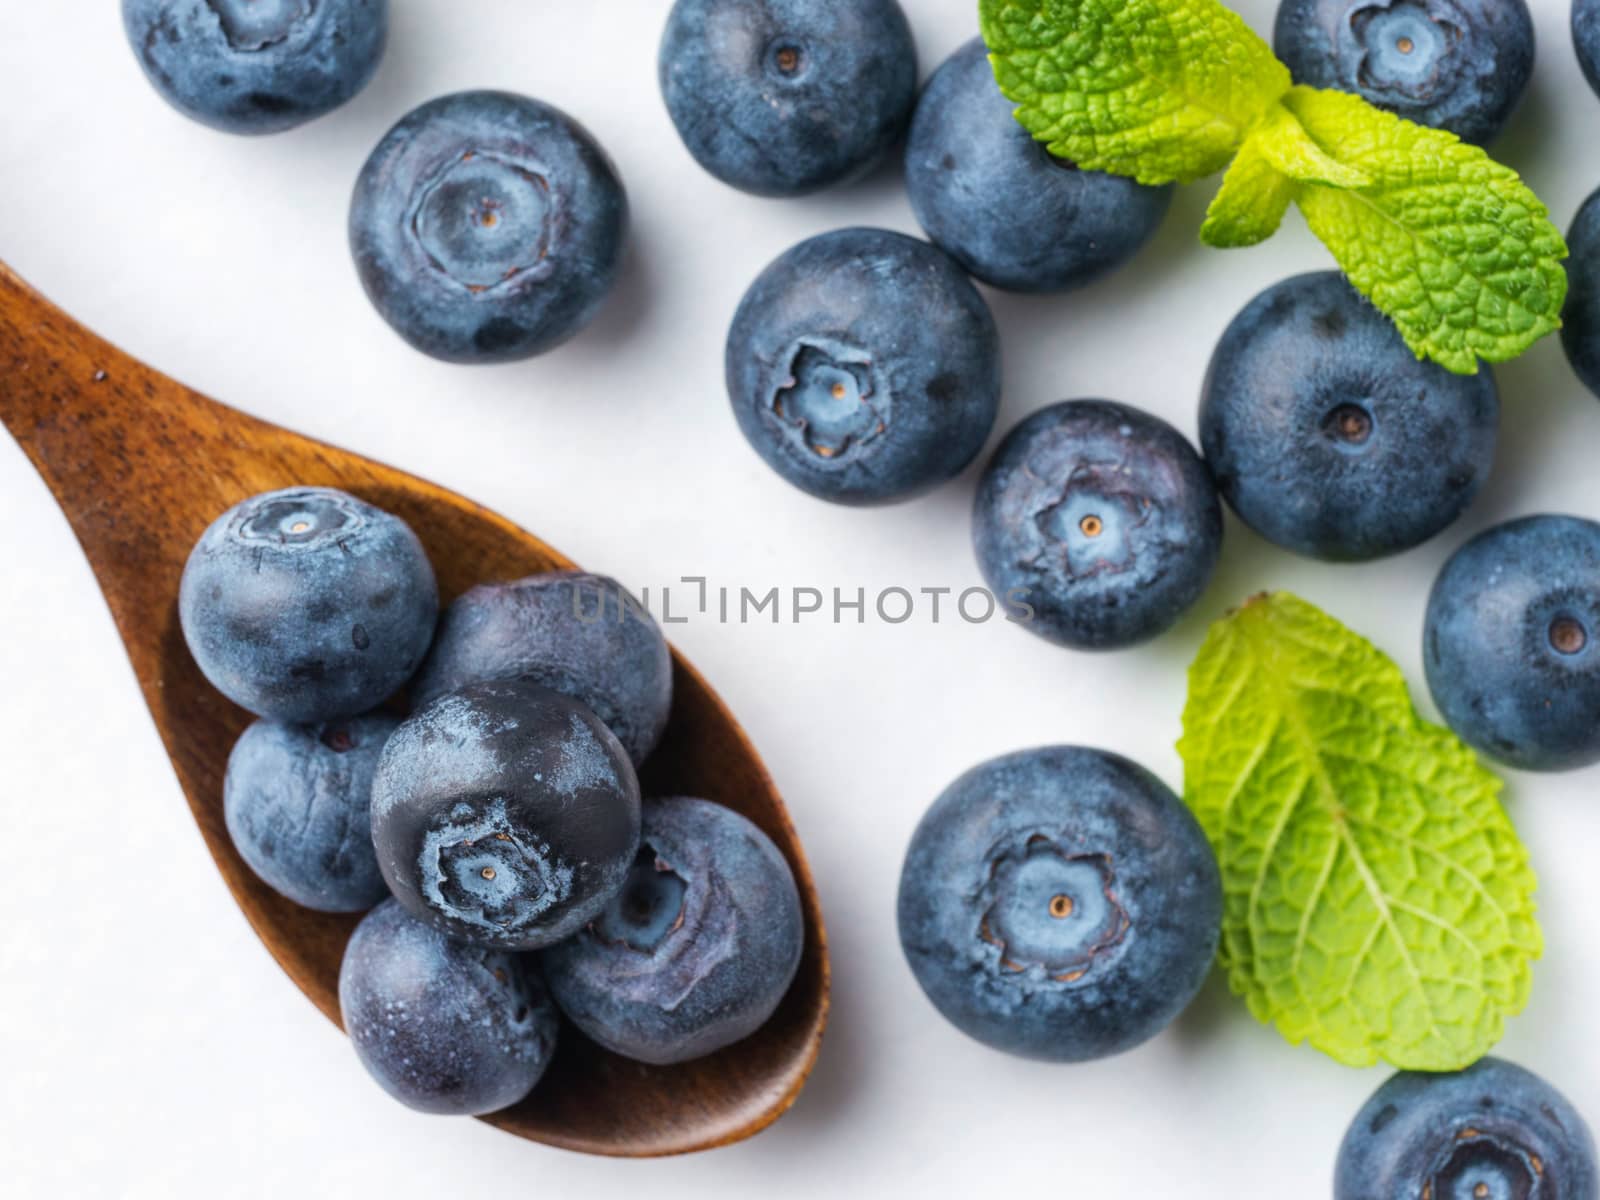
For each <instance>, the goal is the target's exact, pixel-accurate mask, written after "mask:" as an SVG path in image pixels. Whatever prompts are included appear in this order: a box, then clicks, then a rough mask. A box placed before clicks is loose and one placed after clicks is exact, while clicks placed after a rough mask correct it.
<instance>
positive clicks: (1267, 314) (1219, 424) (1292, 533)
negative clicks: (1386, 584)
mask: <svg viewBox="0 0 1600 1200" xmlns="http://www.w3.org/2000/svg"><path fill="white" fill-rule="evenodd" d="M1499 421H1500V401H1499V397H1498V394H1497V393H1496V391H1495V384H1494V376H1493V375H1492V374H1491V373H1490V372H1489V369H1488V367H1486V366H1480V369H1479V371H1478V374H1476V375H1452V374H1451V373H1450V372H1449V371H1446V370H1445V369H1444V368H1443V367H1441V366H1438V365H1437V364H1435V363H1427V362H1421V361H1419V360H1418V359H1417V356H1416V355H1415V354H1413V353H1412V352H1411V350H1410V349H1409V348H1408V347H1407V346H1406V344H1405V341H1404V339H1403V338H1401V336H1400V333H1399V331H1398V330H1396V329H1395V327H1394V325H1393V324H1392V323H1391V322H1390V321H1389V319H1388V318H1387V317H1385V316H1384V315H1383V314H1382V313H1381V312H1379V311H1378V310H1377V309H1376V308H1374V307H1373V306H1372V305H1371V304H1369V303H1367V301H1366V300H1364V299H1362V297H1361V295H1360V294H1359V293H1358V292H1357V291H1356V290H1355V289H1354V288H1353V287H1351V286H1350V285H1349V283H1347V282H1346V281H1345V279H1344V277H1343V276H1342V275H1340V274H1339V272H1337V271H1322V272H1316V273H1312V274H1307V275H1296V276H1294V277H1292V278H1289V279H1285V280H1284V281H1283V282H1281V283H1278V284H1275V285H1274V286H1272V287H1270V288H1268V289H1267V290H1266V291H1264V292H1262V293H1261V294H1260V295H1258V296H1257V297H1256V298H1255V299H1254V300H1252V301H1250V303H1249V304H1247V305H1246V306H1245V307H1244V309H1243V311H1241V312H1240V313H1239V315H1238V316H1237V317H1235V318H1234V319H1233V323H1232V324H1230V325H1229V326H1228V328H1227V330H1226V331H1225V332H1224V333H1223V335H1222V339H1221V341H1219V342H1218V343H1217V348H1216V351H1215V353H1214V354H1213V355H1212V358H1211V367H1210V370H1209V371H1208V372H1207V374H1206V381H1205V385H1204V388H1203V391H1202V397H1201V402H1200V444H1201V446H1202V447H1203V448H1204V450H1205V455H1206V461H1207V462H1208V463H1210V465H1211V470H1212V473H1213V474H1214V475H1215V476H1216V480H1217V487H1218V489H1219V490H1220V491H1221V492H1222V495H1223V498H1224V499H1226V500H1227V501H1228V503H1229V505H1230V506H1232V508H1233V510H1234V511H1235V512H1236V513H1238V514H1239V516H1240V517H1241V518H1242V519H1243V520H1244V522H1245V524H1247V525H1249V526H1250V527H1251V528H1252V529H1254V530H1255V531H1256V532H1257V533H1259V534H1260V535H1261V536H1262V537H1264V538H1266V539H1267V540H1269V541H1272V542H1276V543H1277V544H1278V545H1280V546H1282V547H1284V548H1285V549H1288V550H1293V551H1295V552H1296V553H1297V554H1306V555H1310V556H1311V557H1313V558H1320V559H1326V560H1329V561H1331V562H1359V561H1365V560H1367V559H1373V558H1381V557H1382V556H1384V555H1386V554H1396V553H1399V552H1400V551H1402V550H1409V549H1410V548H1411V547H1413V546H1416V545H1419V544H1421V543H1422V542H1425V541H1427V540H1428V539H1429V538H1431V537H1433V536H1434V535H1435V534H1436V533H1438V532H1440V531H1441V530H1443V529H1444V528H1445V527H1446V526H1447V525H1449V524H1450V523H1451V522H1453V521H1454V520H1455V519H1456V518H1457V517H1459V516H1460V515H1461V514H1462V513H1463V512H1465V511H1466V509H1467V506H1468V505H1470V504H1471V503H1472V501H1473V499H1474V498H1475V497H1476V496H1477V494H1478V492H1479V490H1480V489H1481V488H1482V487H1483V485H1484V482H1485V481H1486V480H1487V479H1488V477H1489V470H1490V468H1491V467H1492V466H1493V465H1494V446H1495V435H1496V432H1497V430H1498V427H1499Z"/></svg>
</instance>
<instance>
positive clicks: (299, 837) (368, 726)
mask: <svg viewBox="0 0 1600 1200" xmlns="http://www.w3.org/2000/svg"><path fill="white" fill-rule="evenodd" d="M399 723H400V722H399V721H398V720H396V719H395V718H394V717H389V716H385V715H383V714H382V713H371V714H369V715H367V716H364V717H352V718H350V719H348V720H344V721H330V722H327V723H325V724H322V725H287V724H284V723H283V722H281V721H257V722H256V723H255V724H254V725H252V726H250V728H249V729H246V730H245V731H244V734H243V736H242V737H240V738H239V740H238V742H237V743H236V744H235V745H234V747H233V753H232V754H231V755H229V756H228V774H227V776H226V778H225V779H224V781H223V785H222V811H223V816H224V817H225V818H226V820H227V824H228V835H229V836H230V837H231V838H232V839H233V845H234V848H235V849H236V850H238V851H239V857H240V858H242V859H244V861H245V862H246V863H248V864H249V866H250V869H251V870H252V871H254V872H255V873H256V874H257V875H259V876H260V877H261V878H262V879H263V880H264V881H265V882H266V883H267V884H268V886H270V887H271V888H272V889H273V890H274V891H277V892H279V893H280V894H282V895H284V896H287V897H288V898H289V899H291V900H293V901H294V902H295V903H296V904H303V905H304V906H305V907H307V908H315V909H318V910H320V911H322V912H364V911H365V910H366V909H369V908H371V907H372V906H373V905H374V904H376V903H377V902H378V901H380V900H382V899H383V898H384V897H385V896H387V895H388V894H389V889H388V887H387V886H386V885H385V884H384V882H383V875H382V873H381V872H380V871H379V870H378V857H377V855H376V854H375V853H374V852H373V849H372V825H371V820H370V812H371V803H372V777H373V774H374V773H375V772H376V771H377V769H378V756H379V755H380V754H381V753H382V752H383V747H384V743H385V742H387V741H388V740H389V735H390V734H391V733H393V732H394V730H395V727H396V726H397V725H399Z"/></svg>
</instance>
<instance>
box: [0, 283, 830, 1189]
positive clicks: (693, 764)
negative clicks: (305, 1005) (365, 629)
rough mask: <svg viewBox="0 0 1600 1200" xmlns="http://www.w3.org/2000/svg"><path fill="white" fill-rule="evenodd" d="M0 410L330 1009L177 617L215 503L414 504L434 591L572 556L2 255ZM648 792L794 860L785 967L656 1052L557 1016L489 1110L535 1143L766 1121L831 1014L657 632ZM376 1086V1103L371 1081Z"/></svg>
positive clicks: (286, 961)
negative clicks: (764, 1014) (259, 844)
mask: <svg viewBox="0 0 1600 1200" xmlns="http://www.w3.org/2000/svg"><path fill="white" fill-rule="evenodd" d="M0 423H3V424H4V425H5V426H6V428H7V429H8V430H9V431H10V433H11V435H12V436H13V437H14V438H16V440H17V442H18V443H19V444H20V445H21V447H22V449H23V451H24V452H25V453H26V454H27V455H28V457H29V459H30V460H31V461H32V462H33V464H34V466H35V467H36V468H37V469H38V471H39V473H40V474H41V475H42V476H43V477H44V480H45V482H46V483H47V484H48V485H49V487H50V490H51V492H52V493H53V494H54V495H55V498H56V500H57V501H58V502H59V503H60V505H61V507H62V509H63V510H64V511H65V513H66V515H67V519H68V520H69V522H70V523H71V525H72V528H73V531H74V532H75V533H76V534H77V536H78V540H79V542H80V543H81V544H82V546H83V550H84V553H85V554H86V555H87V556H88V559H89V562H90V565H91V566H92V567H93V568H94V572H95V576H96V578H97V579H98V580H99V583H100V587H101V590H102V591H103V592H104V593H105V597H106V602H107V603H108V605H109V606H110V608H111V614H112V616H113V618H114V619H115V620H116V624H117V628H118V631H119V632H120V633H121V635H122V640H123V643H124V644H125V646H126V648H127V652H128V658H129V659H130V661H131V662H132V665H133V669H134V673H135V675H137V677H138V680H139V685H140V687H141V688H142V689H143V691H144V697H145V701H146V703H147V704H148V705H149V707H150V713H151V715H152V716H153V717H154V719H155V723H156V728H157V730H158V731H159V732H160V734H161V737H162V740H163V741H164V742H165V743H166V747H167V753H168V754H169V756H170V757H171V759H172V765H173V768H174V769H175V770H176V772H177V775H178V782H179V784H180V785H181V786H182V788H183V791H184V794H185V795H186V796H187V797H188V801H189V808H190V811H191V812H192V813H193V814H194V819H195V822H196V823H197V824H198V825H199V826H200V832H201V833H202V834H203V835H204V837H205V842H206V846H207V847H208V848H209V850H210V852H211V856H212V857H213V858H214V859H215V860H216V863H217V867H218V869H219V870H220V871H221V872H222V877H223V879H224V881H225V882H226V883H227V885H228V888H229V890H230V891H232V893H233V895H234V898H235V900H237V901H238V904H239V907H240V908H241V909H242V910H243V911H244V914H245V916H246V918H248V920H249V922H250V924H251V926H252V927H253V928H254V929H255V931H256V933H257V935H258V936H259V937H260V938H261V940H262V942H263V943H265V945H266V947H267V949H268V950H269V951H270V952H271V954H272V956H273V957H274V958H276V959H277V960H278V963H279V964H280V965H281V966H282V967H283V969H284V970H285V971H287V972H288V974H289V977H290V978H291V979H293V980H294V982H295V984H296V985H297V986H298V987H299V988H300V990H301V991H303V992H304V993H305V994H306V996H307V997H308V998H309V999H310V1000H311V1002H312V1003H313V1004H315V1005H316V1006H317V1007H318V1008H319V1009H321V1010H322V1012H323V1013H324V1014H325V1015H326V1016H327V1017H328V1018H329V1019H330V1020H332V1021H334V1022H335V1023H338V1022H339V998H338V980H339V962H340V959H341V957H342V956H343V953H344V945H345V941H346V940H347V939H348V937H349V935H350V931H351V930H352V929H353V928H354V927H355V924H356V921H357V920H358V917H355V916H335V915H329V914H326V913H318V912H312V911H310V910H309V909H304V908H300V907H299V906H297V905H295V904H293V903H292V902H290V901H289V900H286V899H284V898H283V897H281V896H279V895H278V894H277V893H275V892H273V891H272V890H271V889H270V888H268V887H267V886H266V885H265V884H263V883H262V882H260V881H259V880H258V879H256V877H255V876H254V875H252V874H251V872H250V870H249V868H247V867H246V866H245V864H244V862H243V860H241V859H240V858H239V856H238V854H237V853H236V852H235V850H234V848H233V844H232V842H231V841H230V840H229V838H228V833H227V829H226V827H225V826H224V824H223V817H222V779H223V773H224V771H225V769H226V767H227V761H228V753H229V751H230V750H231V749H232V748H233V744H234V742H235V740H236V739H237V738H238V736H239V734H240V733H241V732H242V731H243V730H244V728H245V726H246V725H248V724H249V723H250V721H251V720H252V719H253V718H252V717H251V716H250V714H249V713H246V712H245V711H244V710H243V709H240V708H238V707H236V706H234V705H233V704H232V703H230V702H229V701H228V700H226V699H225V698H224V697H223V696H222V695H221V694H220V693H218V692H216V691H215V690H214V689H213V688H212V687H211V686H210V684H208V683H207V682H206V680H205V678H204V677H203V676H202V675H201V674H200V670H199V668H198V667H197V666H196V665H195V663H194V660H193V659H192V658H191V657H190V655H189V651H188V648H187V647H186V646H185V645H184V641H183V635H182V632H181V631H180V629H179V627H178V613H177V597H178V581H179V578H180V576H181V575H182V573H183V566H184V563H185V561H186V560H187V558H188V555H189V551H190V549H191V548H192V547H193V545H194V543H195V541H196V540H197V539H198V538H199V536H200V534H201V533H202V532H203V531H204V530H205V528H206V526H207V525H209V524H210V523H211V521H212V520H213V519H215V517H216V516H217V515H218V514H220V513H221V512H223V511H224V510H225V509H227V508H228V507H230V506H231V505H233V504H234V503H236V502H237V501H239V500H241V499H243V498H245V497H246V496H250V495H254V494H255V493H257V492H264V491H267V490H269V489H274V488H281V487H290V486H295V485H302V484H304V485H325V486H329V487H337V488H341V489H343V490H345V491H347V492H350V493H352V494H354V495H356V496H359V497H360V498H362V499H363V500H366V501H368V502H370V503H372V504H375V505H377V506H378V507H380V508H383V509H386V510H388V511H389V512H392V513H394V514H396V515H397V516H399V517H401V518H403V519H404V520H405V521H406V522H407V523H409V524H410V526H411V527H412V529H414V530H415V531H416V533H417V536H418V537H420V538H421V539H422V543H423V545H424V546H426V547H427V550H428V555H429V557H430V558H431V559H432V561H433V566H434V570H435V572H436V574H437V575H438V579H439V591H440V598H441V600H442V601H448V600H449V599H451V598H453V597H454V596H456V595H458V594H460V593H461V592H463V591H465V590H466V589H467V588H469V587H471V586H473V585H474V584H477V583H482V582H487V581H491V580H506V579H515V578H519V577H521V576H524V575H530V574H533V573H535V572H540V571H551V570H557V569H561V568H567V567H571V566H573V564H572V563H571V562H570V561H569V560H568V559H566V558H564V557H563V556H562V555H561V554H559V553H557V552H556V551H555V550H552V549H551V548H550V547H549V546H547V545H545V544H544V543H543V542H541V541H540V540H539V539H538V538H536V537H534V536H533V535H531V534H529V533H526V532H524V531H523V530H521V529H519V528H517V527H516V526H515V525H513V524H512V523H511V522H509V521H507V520H505V519H504V518H503V517H500V516H497V515H496V514H495V513H492V512H490V511H488V510H487V509H484V508H481V507H479V506H478V505H476V504H474V503H472V502H471V501H470V500H467V499H465V498H463V497H461V496H458V495H455V494H454V493H452V492H448V491H446V490H444V489H443V488H440V487H437V486H435V485H434V484H431V483H428V482H426V481H424V480H421V479H417V478H415V477H414V476H410V475H406V474H404V473H403V472H400V471H397V470H394V469H393V468H391V467H386V466H384V465H382V464H381V463H376V462H373V461H371V460H369V459H365V458H361V457H359V456H357V455H355V454H351V453H349V452H348V451H344V450H339V449H336V448H334V447H332V446H328V445H325V444H323V443H321V442H317V441H313V440H312V439H310V438H305V437H301V436H299V435H297V434H293V433H290V432H288V431H287V430H284V429H280V428H278V427H276V426H274V425H270V424H268V423H266V422H264V421H259V420H256V419H255V418H253V417H249V416H246V415H245V414H243V413H240V412H237V411H235V410H233V409H230V408H227V407H225V406H224V405H221V404H218V403H216V402H215V401H212V400H208V399H206V398H205V397H203V396H200V395H198V394H197V393H195V392H193V391H190V390H189V389H188V388H185V387H183V386H182V385H180V384H178V383H175V382H173V381H172V380H170V379H168V378H166V377H165V376H163V375H161V374H159V373H158V372H156V371H154V370H152V369H151V368H149V367H146V366H144V365H143V364H141V363H139V362H138V361H136V360H134V359H132V358H130V357H129V356H127V355H125V354H123V353H122V352H121V351H119V350H116V349H115V348H113V347H112V346H110V345H109V344H107V343H106V342H104V341H102V340H101V339H100V338H98V337H96V336H94V335H93V334H91V333H90V332H88V331H87V330H85V329H84V328H83V327H81V326H80V325H78V324H77V323H76V322H74V321H73V320H72V319H71V318H70V317H68V316H67V315H66V314H65V313H63V312H61V311H60V310H59V309H57V308H55V307H54V306H52V305H51V304H49V303H48V302H47V301H45V300H44V299H43V298H42V297H40V296H39V295H38V294H37V293H36V292H34V291H33V290H32V289H31V288H29V287H28V286H27V285H26V284H24V283H23V282H22V281H21V280H20V279H18V278H17V276H16V275H14V274H12V273H11V272H10V271H9V270H8V269H7V268H6V267H4V266H3V265H0ZM640 781H641V785H642V788H643V791H644V792H645V794H646V795H694V796H703V797H705V798H706V799H708V800H715V801H718V802H720V803H722V804H725V805H727V806H728V807H730V808H732V809H734V810H736V811H737V812H740V813H743V814H744V815H745V816H746V817H749V818H750V819H751V820H752V821H754V822H755V823H756V824H757V825H758V826H760V827H761V828H762V829H763V830H765V831H766V833H767V834H768V835H769V836H770V837H771V838H772V839H773V841H775V842H776V843H777V844H778V846H779V847H780V848H781V849H782V850H783V852H784V854H785V856H786V857H787V858H788V861H789V865H790V867H791V868H792V869H793V871H794V877H795V882H796V883H797V884H798V885H799V888H800V896H801V901H802V904H803V906H804V909H805V916H806V946H805V953H804V956H803V958H802V960H801V963H800V969H799V972H798V974H797V975H796V977H795V981H794V984H793V985H792V986H791V987H790V989H789V992H788V994H787V995H786V996H785V997H784V1000H783V1002H782V1004H781V1005H780V1006H779V1008H778V1010H777V1012H776V1013H775V1014H774V1015H773V1017H772V1019H771V1020H770V1021H769V1022H768V1023H767V1024H766V1025H765V1026H763V1027H762V1028H761V1029H760V1030H759V1031H758V1032H757V1033H755V1034H754V1035H752V1036H751V1037H749V1038H748V1039H746V1040H745V1041H742V1042H739V1043H738V1044H736V1045H733V1046H730V1047H728V1048H726V1049H724V1050H721V1051H719V1052H717V1053H715V1054H712V1055H710V1056H708V1057H706V1058H703V1059H699V1060H696V1061H694V1062H690V1063H683V1064H680V1065H677V1066H671V1067H653V1066H647V1065H645V1064H643V1063H636V1062H632V1061H629V1060H627V1059H623V1058H620V1057H618V1056H616V1055H614V1054H611V1053H609V1052H608V1051H605V1050H602V1049H601V1048H600V1047H599V1046H597V1045H595V1044H594V1043H592V1042H589V1041H587V1040H586V1039H584V1038H582V1037H580V1036H578V1035H577V1033H576V1032H575V1031H573V1030H572V1029H571V1028H570V1027H569V1028H567V1029H565V1030H563V1035H562V1039H561V1044H560V1047H559V1049H558V1050H557V1052H556V1056H555V1059H554V1061H553V1062H552V1063H551V1065H550V1069H549V1071H548V1072H547V1073H546V1075H545V1077H544V1079H543V1080H542V1081H541V1082H540V1084H539V1086H538V1087H537V1088H535V1089H534V1091H533V1094H532V1095H530V1096H529V1097H528V1098H527V1099H526V1100H524V1101H523V1102H522V1103H520V1104H518V1105H516V1106H515V1107H513V1108H509V1109H506V1110H505V1111H503V1112H499V1113H494V1114H492V1115H491V1116H488V1117H485V1118H484V1120H486V1121H488V1122H489V1123H490V1124H492V1125H496V1126H498V1127H499V1128H501V1129H504V1130H506V1131H507V1132H510V1133H514V1134H517V1135H518V1136H520V1137H525V1138H529V1139H531V1140H533V1141H537V1142H543V1143H545V1144H547V1145H552V1146H559V1147H562V1148H564V1149H568V1150H577V1151H582V1152H585V1153H589V1154H603V1155H612V1156H618V1157H629V1158H646V1157H653V1156H657V1155H666V1154H682V1153H687V1152H690V1151H695V1150H706V1149H710V1148H712V1147H716V1146H723V1145H727V1144H729V1143H732V1142H736V1141H740V1140H742V1139H744V1138H747V1137H750V1136H751V1135H753V1134H755V1133H758V1132H760V1131H761V1130H762V1129H765V1128H766V1127H767V1126H768V1125H770V1124H771V1123H772V1122H773V1121H775V1120H777V1118H778V1117H779V1116H781V1115H782V1114H783V1113H784V1112H785V1111H786V1110H787V1109H788V1108H789V1106H790V1105H791V1104H793V1103H794V1101H795V1098H796V1097H797V1096H798V1095H799V1093H800V1089H801V1087H803V1086H804V1084H805V1080H806V1077H807V1075H808V1074H809V1073H810V1070H811V1067H812V1064H813V1063H814V1062H815V1061H816V1056H817V1050H818V1047H819V1045H820V1043H821V1039H822V1032H823V1028H824V1026H825V1025H826V1023H827V1015H828V982H829V981H828V953H827V939H826V934H825V932H824V929H823V923H822V911H821V907H820V905H819V903H818V899H817V892H816V887H815V885H814V883H813V881H812V878H811V872H810V869H809V868H808V866H807V864H806V860H805V854H804V852H803V850H802V848H801V845H800V840H799V838H798V836H797V835H796V833H795V830H794V827H793V825H792V824H791V822H790V820H789V816H788V812H787V811H786V809H785V808H784V805H783V801H782V799H781V798H780V797H779V795H778V793H777V790H776V788H775V787H774V786H773V783H772V780H771V778H770V777H769V776H768V774H767V772H766V769H765V768H764V767H763V766H762V764H761V760H760V759H759V758H758V757H757V755H756V752H755V750H754V748H753V747H752V746H751V745H750V742H749V740H748V739H747V738H746V737H745V734H744V732H743V730H741V729H740V728H739V725H738V723H737V722H736V721H735V720H734V718H733V716H732V714H731V713H729V711H728V710H727V708H726V707H725V706H724V705H723V703H722V701H721V700H719V699H718V698H717V695H716V693H714V692H713V691H712V690H711V688H710V687H709V686H708V685H707V684H706V682H705V680H704V679H702V678H701V677H700V675H699V673H698V672H696V671H695V669H694V668H693V667H692V666H691V665H690V664H689V663H688V662H687V661H685V660H684V658H683V657H682V656H681V655H679V654H678V653H677V652H676V651H674V652H673V706H672V716H671V719H670V721H669V723H668V725H667V730H666V733H665V735H664V736H663V738H662V740H661V744H660V747H659V748H658V749H657V750H656V752H655V754H654V755H652V756H651V758H650V760H649V761H648V762H647V763H646V764H645V766H644V768H643V770H642V771H641V772H640ZM373 1097H374V1099H373V1103H375V1104H381V1103H388V1101H386V1100H385V1099H383V1098H382V1096H381V1094H380V1093H379V1092H378V1091H377V1090H376V1088H374V1092H373Z"/></svg>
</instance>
